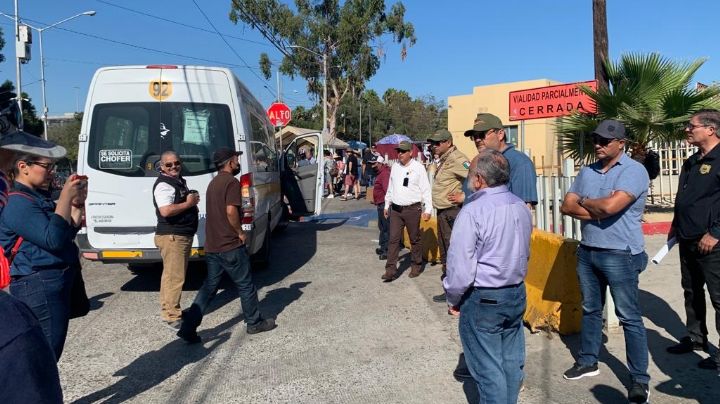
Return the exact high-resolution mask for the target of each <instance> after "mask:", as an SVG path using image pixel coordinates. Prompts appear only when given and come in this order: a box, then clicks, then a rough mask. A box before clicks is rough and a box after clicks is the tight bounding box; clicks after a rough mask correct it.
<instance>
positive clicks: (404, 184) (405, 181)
mask: <svg viewBox="0 0 720 404" xmlns="http://www.w3.org/2000/svg"><path fill="white" fill-rule="evenodd" d="M409 183H410V178H408V177H405V179H403V186H404V187H406V186H408V184H409Z"/></svg>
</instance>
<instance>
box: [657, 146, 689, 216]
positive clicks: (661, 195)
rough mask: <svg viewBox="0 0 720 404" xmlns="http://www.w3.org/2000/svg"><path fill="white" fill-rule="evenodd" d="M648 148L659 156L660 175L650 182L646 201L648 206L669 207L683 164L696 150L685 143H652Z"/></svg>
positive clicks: (672, 202) (673, 198)
mask: <svg viewBox="0 0 720 404" xmlns="http://www.w3.org/2000/svg"><path fill="white" fill-rule="evenodd" d="M649 147H650V148H651V149H653V150H655V151H657V152H658V154H659V155H660V175H658V177H657V178H655V179H654V180H652V181H651V182H650V190H649V191H648V201H647V203H648V204H650V205H657V206H670V205H673V204H674V203H675V193H676V192H677V186H678V178H679V177H680V169H681V168H682V165H683V162H684V161H685V160H687V158H688V157H690V156H691V155H693V154H694V153H695V152H696V151H697V148H696V147H695V146H692V145H690V144H688V143H687V142H684V141H682V142H672V143H668V142H652V143H651V144H650V145H649Z"/></svg>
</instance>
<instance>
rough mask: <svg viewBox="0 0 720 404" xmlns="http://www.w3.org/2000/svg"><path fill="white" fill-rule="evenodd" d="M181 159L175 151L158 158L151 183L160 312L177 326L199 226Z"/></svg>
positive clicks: (194, 195) (195, 200)
mask: <svg viewBox="0 0 720 404" xmlns="http://www.w3.org/2000/svg"><path fill="white" fill-rule="evenodd" d="M181 169H182V162H181V161H180V158H179V157H178V155H177V154H176V153H175V152H174V151H166V152H165V153H163V154H162V156H161V157H160V175H159V176H158V179H157V181H155V185H154V186H153V204H154V205H155V214H156V215H157V229H156V230H155V245H156V246H157V248H159V249H160V255H161V256H162V260H163V272H162V277H161V278H160V312H161V315H162V318H163V320H164V321H165V323H166V324H167V325H168V326H169V327H170V328H172V329H174V330H175V331H177V330H179V329H180V318H181V316H182V314H181V311H180V294H181V293H182V287H183V283H185V271H186V270H187V264H188V258H189V257H190V248H191V247H192V241H193V236H195V232H196V231H197V228H198V208H197V204H198V202H199V201H200V196H199V195H198V193H197V192H191V191H190V190H189V189H188V187H187V185H186V183H185V179H184V178H182V176H181V175H180V171H181Z"/></svg>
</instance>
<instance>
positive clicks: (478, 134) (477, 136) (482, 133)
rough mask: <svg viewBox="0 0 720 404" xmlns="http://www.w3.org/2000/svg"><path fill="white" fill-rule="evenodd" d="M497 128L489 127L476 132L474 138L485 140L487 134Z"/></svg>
mask: <svg viewBox="0 0 720 404" xmlns="http://www.w3.org/2000/svg"><path fill="white" fill-rule="evenodd" d="M494 130H495V129H488V130H486V131H485V132H474V133H473V135H472V138H473V140H485V136H487V135H488V133H490V132H492V131H494Z"/></svg>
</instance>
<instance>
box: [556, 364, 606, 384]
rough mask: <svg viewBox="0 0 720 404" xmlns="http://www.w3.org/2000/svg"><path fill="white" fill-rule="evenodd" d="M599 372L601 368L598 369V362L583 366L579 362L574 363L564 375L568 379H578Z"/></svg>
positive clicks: (595, 374)
mask: <svg viewBox="0 0 720 404" xmlns="http://www.w3.org/2000/svg"><path fill="white" fill-rule="evenodd" d="M599 374H600V370H598V367H597V364H595V365H591V366H583V365H581V364H579V363H576V364H574V365H573V367H571V368H570V369H568V370H566V371H565V373H563V377H564V378H565V379H566V380H578V379H582V378H583V377H586V376H587V377H589V376H597V375H599Z"/></svg>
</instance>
